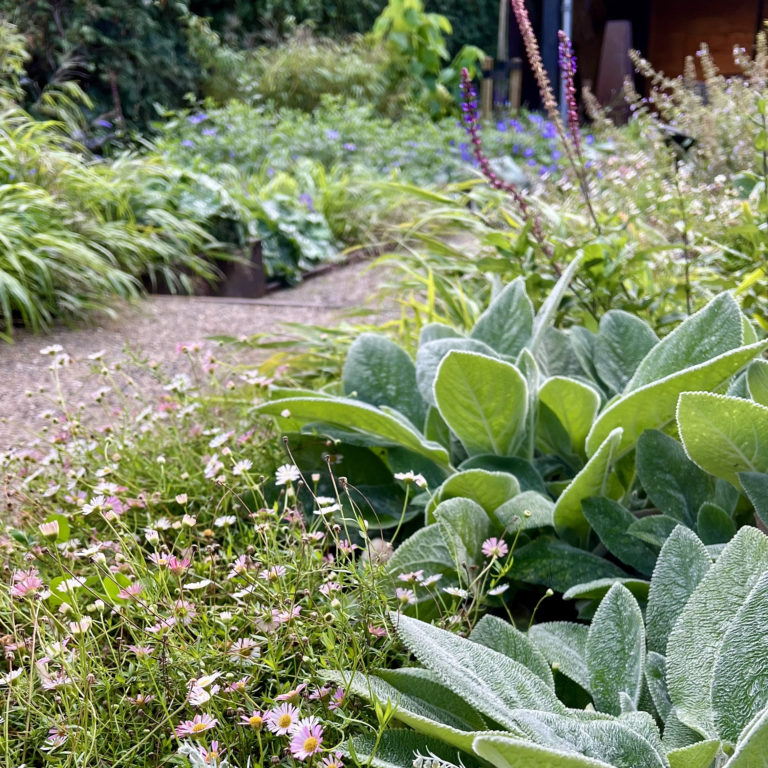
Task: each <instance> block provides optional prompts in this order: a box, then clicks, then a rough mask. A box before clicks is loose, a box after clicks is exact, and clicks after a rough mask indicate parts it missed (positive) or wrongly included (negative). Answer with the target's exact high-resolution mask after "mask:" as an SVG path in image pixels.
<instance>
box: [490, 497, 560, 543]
mask: <svg viewBox="0 0 768 768" xmlns="http://www.w3.org/2000/svg"><path fill="white" fill-rule="evenodd" d="M554 509H555V505H554V502H552V501H551V500H550V499H548V498H545V497H544V496H542V495H541V494H540V493H536V491H524V492H523V493H519V494H518V495H517V496H515V497H514V498H512V499H510V500H509V501H507V502H504V504H502V505H501V506H500V507H497V508H496V510H495V511H494V513H493V517H495V518H496V520H497V521H498V524H499V525H500V526H502V527H503V528H504V529H506V530H507V531H510V532H512V533H515V532H516V531H518V530H520V529H522V530H524V531H527V530H529V529H531V528H543V527H544V526H554V524H555V521H554V517H553V511H554Z"/></svg>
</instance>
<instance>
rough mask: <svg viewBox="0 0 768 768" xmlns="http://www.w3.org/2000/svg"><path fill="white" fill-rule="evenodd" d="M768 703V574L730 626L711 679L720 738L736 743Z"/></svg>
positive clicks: (762, 578)
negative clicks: (746, 727)
mask: <svg viewBox="0 0 768 768" xmlns="http://www.w3.org/2000/svg"><path fill="white" fill-rule="evenodd" d="M766 703H768V572H766V573H764V574H763V575H762V576H761V578H760V580H759V581H758V582H757V584H755V586H754V588H753V589H752V591H751V592H750V593H749V595H748V596H747V599H746V600H745V602H744V604H743V605H742V606H741V608H740V609H739V612H738V613H737V614H736V617H735V618H734V619H733V621H731V622H730V624H729V625H728V627H727V629H726V632H725V637H724V638H723V642H722V644H721V646H720V655H719V658H718V660H717V663H716V664H715V670H714V676H713V679H712V706H713V708H714V712H715V725H716V726H717V729H718V733H719V735H720V736H721V738H724V739H727V740H728V741H736V740H737V739H738V738H739V734H740V733H741V732H742V730H743V729H744V728H745V726H746V725H747V724H748V723H749V722H750V720H752V718H753V717H754V716H755V715H756V714H757V713H758V712H760V710H762V709H763V708H764V707H765V706H766Z"/></svg>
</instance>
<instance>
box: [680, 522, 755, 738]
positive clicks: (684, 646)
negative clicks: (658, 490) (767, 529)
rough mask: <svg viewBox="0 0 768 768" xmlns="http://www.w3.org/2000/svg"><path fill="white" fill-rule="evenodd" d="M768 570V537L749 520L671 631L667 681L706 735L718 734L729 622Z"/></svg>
mask: <svg viewBox="0 0 768 768" xmlns="http://www.w3.org/2000/svg"><path fill="white" fill-rule="evenodd" d="M766 570H768V537H766V536H765V535H764V534H762V533H761V532H760V531H758V530H757V529H756V528H751V527H749V526H745V527H744V528H742V529H741V530H740V531H739V532H738V533H737V534H736V536H735V537H734V538H733V539H732V540H731V541H730V543H729V544H727V545H726V547H725V549H724V550H723V552H722V554H721V555H720V557H719V558H718V559H717V560H716V561H715V563H714V565H713V566H712V567H711V568H710V569H709V570H708V571H707V573H706V574H705V575H704V578H703V579H702V580H701V581H700V582H699V585H698V586H697V587H696V589H695V590H694V592H693V594H692V595H691V597H690V599H689V600H688V603H687V604H686V606H685V608H684V609H683V611H682V613H681V614H680V616H679V618H678V619H677V622H676V623H675V626H674V628H673V629H672V632H671V634H670V636H669V642H668V644H667V683H668V685H669V695H670V698H671V699H672V703H673V704H674V705H675V710H676V713H677V716H678V718H679V719H680V720H681V721H682V722H683V723H684V724H685V725H687V726H688V727H689V728H692V729H693V730H695V731H697V732H699V733H701V734H702V735H703V736H705V737H712V738H715V737H717V736H718V733H717V730H716V728H715V724H714V712H713V709H712V700H711V690H712V684H713V681H714V670H715V665H716V663H717V659H718V655H719V651H720V646H721V644H722V640H723V637H724V635H725V632H726V631H727V629H728V627H729V626H730V625H731V623H732V622H733V620H734V617H735V616H736V614H737V613H738V611H739V609H740V608H741V606H742V604H743V602H744V601H745V600H746V598H747V596H748V595H749V593H750V592H751V591H752V589H753V587H754V586H755V584H756V583H757V581H758V579H759V578H760V577H761V576H762V574H763V573H764V572H765V571H766Z"/></svg>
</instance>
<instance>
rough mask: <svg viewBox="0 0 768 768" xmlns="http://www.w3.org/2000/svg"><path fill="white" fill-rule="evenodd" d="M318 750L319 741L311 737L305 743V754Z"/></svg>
mask: <svg viewBox="0 0 768 768" xmlns="http://www.w3.org/2000/svg"><path fill="white" fill-rule="evenodd" d="M316 749H317V739H316V738H315V737H314V736H310V737H309V738H308V739H307V740H306V741H305V742H304V751H305V752H314V751H315V750H316Z"/></svg>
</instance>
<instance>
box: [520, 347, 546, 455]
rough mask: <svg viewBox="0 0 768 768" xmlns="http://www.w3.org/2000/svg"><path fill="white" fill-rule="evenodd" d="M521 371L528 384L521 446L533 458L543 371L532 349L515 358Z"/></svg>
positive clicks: (522, 451)
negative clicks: (526, 410) (526, 411)
mask: <svg viewBox="0 0 768 768" xmlns="http://www.w3.org/2000/svg"><path fill="white" fill-rule="evenodd" d="M515 365H516V366H517V368H518V370H519V371H520V373H522V374H523V378H524V379H525V383H526V384H527V385H528V413H527V415H526V417H525V426H524V427H523V433H524V436H525V439H524V442H523V443H522V445H521V446H520V453H522V454H523V456H525V457H526V458H527V459H530V460H531V461H532V460H533V456H534V453H535V449H536V422H537V420H538V413H539V385H540V383H541V372H540V371H539V364H538V363H537V362H536V358H535V357H534V356H533V354H532V353H531V350H530V349H524V350H523V351H522V352H521V353H520V354H519V355H518V356H517V359H516V360H515Z"/></svg>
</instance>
